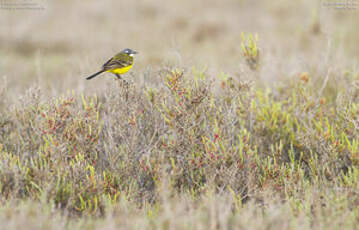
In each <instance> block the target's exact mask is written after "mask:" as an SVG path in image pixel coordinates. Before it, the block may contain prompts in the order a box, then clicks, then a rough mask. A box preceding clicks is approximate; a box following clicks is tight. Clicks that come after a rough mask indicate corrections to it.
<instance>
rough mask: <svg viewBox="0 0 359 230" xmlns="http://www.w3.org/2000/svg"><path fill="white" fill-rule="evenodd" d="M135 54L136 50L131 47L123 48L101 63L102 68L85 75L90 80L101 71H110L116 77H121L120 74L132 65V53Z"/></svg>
mask: <svg viewBox="0 0 359 230" xmlns="http://www.w3.org/2000/svg"><path fill="white" fill-rule="evenodd" d="M134 54H137V52H136V51H134V50H131V49H124V50H122V51H121V52H119V53H118V54H116V55H115V56H114V57H113V58H111V59H110V60H108V61H107V62H106V63H105V64H103V66H102V69H101V70H100V71H98V72H97V73H95V74H92V75H91V76H89V77H87V78H86V79H87V80H90V79H92V78H94V77H96V76H97V75H99V74H101V73H103V72H110V73H113V74H115V75H116V77H117V78H118V79H121V74H124V73H127V72H128V71H129V70H130V69H131V68H132V66H133V55H134Z"/></svg>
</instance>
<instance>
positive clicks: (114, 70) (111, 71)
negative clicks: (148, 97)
mask: <svg viewBox="0 0 359 230" xmlns="http://www.w3.org/2000/svg"><path fill="white" fill-rule="evenodd" d="M132 66H133V65H129V66H126V67H122V68H118V69H110V70H107V71H106V72H110V73H114V74H124V73H127V72H128V71H129V70H130V69H131V68H132Z"/></svg>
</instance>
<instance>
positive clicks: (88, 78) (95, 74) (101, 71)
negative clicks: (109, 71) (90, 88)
mask: <svg viewBox="0 0 359 230" xmlns="http://www.w3.org/2000/svg"><path fill="white" fill-rule="evenodd" d="M103 72H105V70H104V69H103V70H100V71H98V72H97V73H94V74H92V75H91V76H89V77H87V78H86V79H87V80H90V79H92V78H94V77H96V76H97V75H99V74H100V73H103Z"/></svg>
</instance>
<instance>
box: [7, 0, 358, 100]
mask: <svg viewBox="0 0 359 230" xmlns="http://www.w3.org/2000/svg"><path fill="white" fill-rule="evenodd" d="M34 2H38V3H39V5H42V6H44V8H45V9H44V10H13V11H10V10H1V11H0V42H1V44H2V46H1V47H0V55H1V58H0V77H2V78H4V77H6V79H7V81H8V84H9V87H8V88H9V90H11V92H13V93H14V95H18V94H19V93H21V92H23V91H24V90H25V89H26V88H28V87H29V86H33V85H37V86H40V87H41V88H42V89H43V90H47V92H48V93H51V94H58V93H63V92H64V91H66V90H69V89H74V90H76V91H83V90H86V91H87V90H90V89H91V90H97V91H101V90H103V89H104V87H105V84H106V82H108V81H109V78H112V76H103V77H101V78H98V79H96V80H95V82H86V81H84V77H86V76H87V75H89V74H91V73H92V72H95V71H97V70H98V68H99V67H100V66H101V65H102V64H103V63H104V62H105V61H106V60H108V58H109V57H111V56H112V55H114V54H115V53H116V52H118V51H120V50H122V49H123V48H126V47H130V48H133V49H135V50H138V51H139V52H140V55H138V57H137V58H136V64H135V68H134V69H133V71H132V72H133V73H143V72H145V71H156V70H158V69H159V68H160V67H162V66H163V65H168V64H170V65H181V66H200V67H208V71H209V73H210V74H211V75H213V76H216V75H218V74H219V73H221V72H225V73H228V74H232V75H233V74H234V75H239V74H242V73H243V72H244V70H243V67H242V66H241V61H242V59H243V57H242V56H241V54H240V34H241V32H252V33H258V36H259V47H260V49H261V51H262V59H263V62H262V68H261V71H260V74H259V75H260V79H261V80H263V81H266V82H275V80H276V79H278V78H279V77H282V76H285V77H290V76H292V75H293V74H294V73H297V72H299V71H309V70H310V69H311V68H313V67H316V68H317V67H319V65H325V63H323V60H324V59H326V58H331V59H335V60H337V61H336V63H338V64H341V65H343V66H345V65H348V66H351V65H354V63H356V61H357V57H358V56H357V55H358V53H359V47H358V45H357V40H358V36H359V32H358V30H356V29H355V28H358V26H359V14H358V10H336V9H333V8H330V7H325V6H323V5H324V3H325V1H311V0H300V1H288V0H280V1H275V2H273V1H269V0H262V1H255V2H253V1H249V0H223V1H215V0H206V1H190V0H173V1H155V0H139V1H106V0H105V1H101V2H99V1H94V0H86V1H79V0H74V1H36V0H34ZM344 57H345V58H344ZM244 75H245V74H244ZM144 78H145V77H144V75H143V74H139V76H136V79H134V81H136V82H143V81H146V82H151V81H156V79H144ZM106 80H107V81H106ZM111 80H112V79H111ZM94 88H96V89H94Z"/></svg>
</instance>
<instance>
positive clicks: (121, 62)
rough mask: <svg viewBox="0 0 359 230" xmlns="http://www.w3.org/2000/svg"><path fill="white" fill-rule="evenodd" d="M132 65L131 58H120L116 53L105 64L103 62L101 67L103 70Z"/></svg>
mask: <svg viewBox="0 0 359 230" xmlns="http://www.w3.org/2000/svg"><path fill="white" fill-rule="evenodd" d="M129 65H132V60H131V59H129V58H127V57H125V58H120V57H118V56H117V55H116V56H115V57H113V58H111V59H110V60H108V61H107V62H106V63H105V64H103V68H104V69H105V70H111V69H118V68H123V67H126V66H129Z"/></svg>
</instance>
